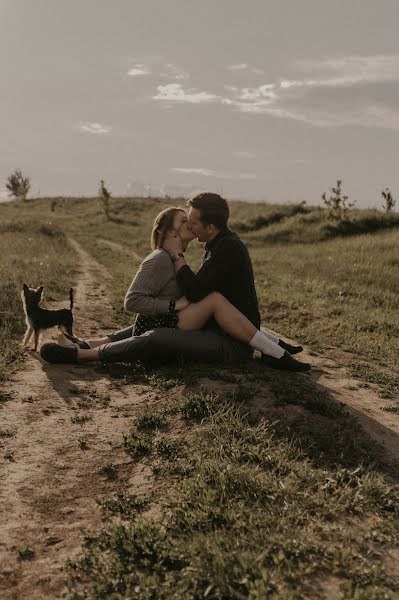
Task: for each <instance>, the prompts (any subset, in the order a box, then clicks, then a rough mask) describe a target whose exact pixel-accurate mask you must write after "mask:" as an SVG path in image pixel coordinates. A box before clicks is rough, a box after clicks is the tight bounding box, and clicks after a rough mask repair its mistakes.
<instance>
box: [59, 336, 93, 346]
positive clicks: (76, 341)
mask: <svg viewBox="0 0 399 600" xmlns="http://www.w3.org/2000/svg"><path fill="white" fill-rule="evenodd" d="M61 335H63V336H64V337H66V339H67V340H69V341H70V342H72V344H77V345H78V346H79V348H80V349H81V350H91V346H90V344H88V343H87V342H85V341H84V340H81V339H80V338H78V337H76V335H69V333H62V334H61ZM61 345H62V344H61Z"/></svg>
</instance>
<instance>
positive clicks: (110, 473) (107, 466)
mask: <svg viewBox="0 0 399 600" xmlns="http://www.w3.org/2000/svg"><path fill="white" fill-rule="evenodd" d="M98 473H99V474H100V475H104V477H106V478H107V479H109V480H110V481H115V479H118V472H117V470H116V467H115V465H113V464H112V463H104V464H103V465H101V467H100V468H99V469H98Z"/></svg>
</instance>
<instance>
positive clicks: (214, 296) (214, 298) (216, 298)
mask: <svg viewBox="0 0 399 600" xmlns="http://www.w3.org/2000/svg"><path fill="white" fill-rule="evenodd" d="M207 298H209V300H210V301H211V302H212V304H216V305H218V304H220V303H221V302H223V300H224V296H222V294H220V293H219V292H211V293H210V294H208V296H207Z"/></svg>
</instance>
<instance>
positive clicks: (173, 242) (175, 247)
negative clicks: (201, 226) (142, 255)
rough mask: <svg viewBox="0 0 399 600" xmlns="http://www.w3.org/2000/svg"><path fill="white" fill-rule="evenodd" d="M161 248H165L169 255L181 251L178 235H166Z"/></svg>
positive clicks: (181, 246) (181, 245) (181, 244)
mask: <svg viewBox="0 0 399 600" xmlns="http://www.w3.org/2000/svg"><path fill="white" fill-rule="evenodd" d="M163 249H164V250H166V252H168V253H169V254H170V255H172V254H177V253H178V252H183V243H182V241H181V238H180V236H179V235H177V236H176V237H168V238H167V239H166V240H165V242H164V244H163Z"/></svg>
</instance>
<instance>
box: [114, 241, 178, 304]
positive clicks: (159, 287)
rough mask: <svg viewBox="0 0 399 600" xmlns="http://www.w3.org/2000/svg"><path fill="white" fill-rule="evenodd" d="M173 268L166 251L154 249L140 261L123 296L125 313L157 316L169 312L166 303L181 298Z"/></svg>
mask: <svg viewBox="0 0 399 600" xmlns="http://www.w3.org/2000/svg"><path fill="white" fill-rule="evenodd" d="M181 296H182V292H181V289H180V287H179V285H178V284H177V281H176V273H175V268H174V266H173V263H172V259H171V258H170V256H169V254H168V253H167V252H166V250H162V249H157V250H154V251H153V252H151V254H149V255H148V256H146V258H145V259H144V260H143V262H142V263H141V265H140V266H139V269H138V271H137V273H136V275H135V278H134V279H133V281H132V283H131V284H130V287H129V289H128V291H127V292H126V296H125V302H124V307H125V310H126V311H127V312H134V313H141V314H143V315H159V314H162V313H166V312H168V310H169V302H170V301H171V300H178V299H179V298H181Z"/></svg>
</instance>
